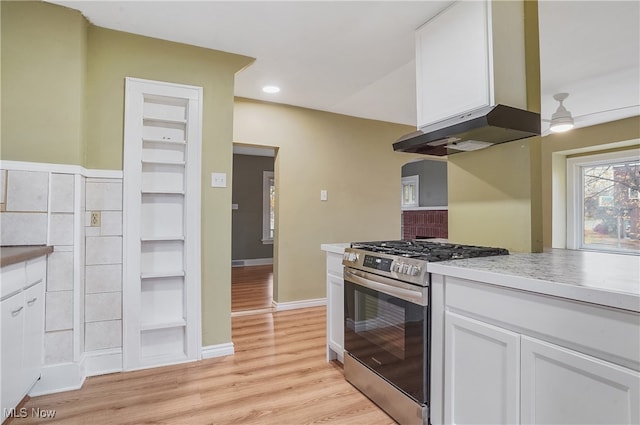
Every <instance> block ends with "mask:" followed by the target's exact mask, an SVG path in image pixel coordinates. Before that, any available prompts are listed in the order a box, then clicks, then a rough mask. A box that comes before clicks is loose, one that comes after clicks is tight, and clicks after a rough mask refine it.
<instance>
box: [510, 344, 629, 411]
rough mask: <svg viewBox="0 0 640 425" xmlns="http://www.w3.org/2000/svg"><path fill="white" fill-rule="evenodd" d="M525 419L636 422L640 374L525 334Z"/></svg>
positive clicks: (523, 401) (523, 384) (523, 350)
mask: <svg viewBox="0 0 640 425" xmlns="http://www.w3.org/2000/svg"><path fill="white" fill-rule="evenodd" d="M521 350H522V373H521V379H522V423H523V424H569V423H571V424H587V423H588V424H638V423H640V413H639V411H638V410H639V404H640V403H638V400H640V373H638V372H636V371H633V370H631V369H627V368H624V367H621V366H617V365H614V364H612V363H608V362H605V361H603V360H599V359H596V358H593V357H590V356H587V355H584V354H581V353H578V352H575V351H571V350H568V349H565V348H562V347H559V346H557V345H553V344H549V343H546V342H543V341H539V340H536V339H532V338H528V337H524V336H523V337H522V346H521Z"/></svg>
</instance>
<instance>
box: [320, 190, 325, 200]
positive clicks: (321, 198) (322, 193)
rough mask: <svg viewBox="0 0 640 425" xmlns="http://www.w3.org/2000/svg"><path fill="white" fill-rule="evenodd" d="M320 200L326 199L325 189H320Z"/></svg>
mask: <svg viewBox="0 0 640 425" xmlns="http://www.w3.org/2000/svg"><path fill="white" fill-rule="evenodd" d="M320 200H321V201H326V200H327V191H326V190H324V189H323V190H321V191H320Z"/></svg>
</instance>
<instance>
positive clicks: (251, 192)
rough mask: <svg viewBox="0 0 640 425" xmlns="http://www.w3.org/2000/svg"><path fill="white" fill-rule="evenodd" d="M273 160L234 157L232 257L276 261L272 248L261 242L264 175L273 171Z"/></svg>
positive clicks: (259, 157) (245, 156) (235, 155)
mask: <svg viewBox="0 0 640 425" xmlns="http://www.w3.org/2000/svg"><path fill="white" fill-rule="evenodd" d="M273 164H274V159H273V158H272V157H266V156H253V155H237V154H234V155H233V188H232V203H234V204H238V209H237V210H233V212H232V228H231V232H232V235H231V237H232V242H231V258H232V259H233V260H249V259H253V258H273V245H264V244H263V243H262V172H263V171H273Z"/></svg>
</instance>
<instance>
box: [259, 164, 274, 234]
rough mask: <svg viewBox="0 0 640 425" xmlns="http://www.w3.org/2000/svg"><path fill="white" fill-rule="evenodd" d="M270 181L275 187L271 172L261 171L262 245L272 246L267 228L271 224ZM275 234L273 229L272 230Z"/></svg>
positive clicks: (268, 228) (269, 229)
mask: <svg viewBox="0 0 640 425" xmlns="http://www.w3.org/2000/svg"><path fill="white" fill-rule="evenodd" d="M271 180H274V185H275V177H274V174H273V171H263V172H262V243H263V244H265V245H267V244H273V237H272V236H271V235H270V233H271V232H270V231H271V228H270V226H269V224H270V222H271V220H270V219H271V210H270V205H271V203H270V202H269V200H270V199H269V194H270V192H269V188H270V187H271V184H270V182H271ZM274 233H275V229H274Z"/></svg>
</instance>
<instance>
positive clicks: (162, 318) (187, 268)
mask: <svg viewBox="0 0 640 425" xmlns="http://www.w3.org/2000/svg"><path fill="white" fill-rule="evenodd" d="M201 128H202V88H200V87H193V86H184V85H177V84H171V83H164V82H157V81H148V80H140V79H135V78H127V80H126V101H125V143H124V197H123V199H124V205H123V209H124V230H123V237H124V244H123V245H124V287H123V297H124V300H123V306H124V315H123V359H124V369H125V370H131V369H140V368H145V367H153V366H161V365H166V364H173V363H180V362H185V361H191V360H197V359H198V358H199V357H200V347H201V335H200V334H201V330H200V317H201V316H200V153H201Z"/></svg>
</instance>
